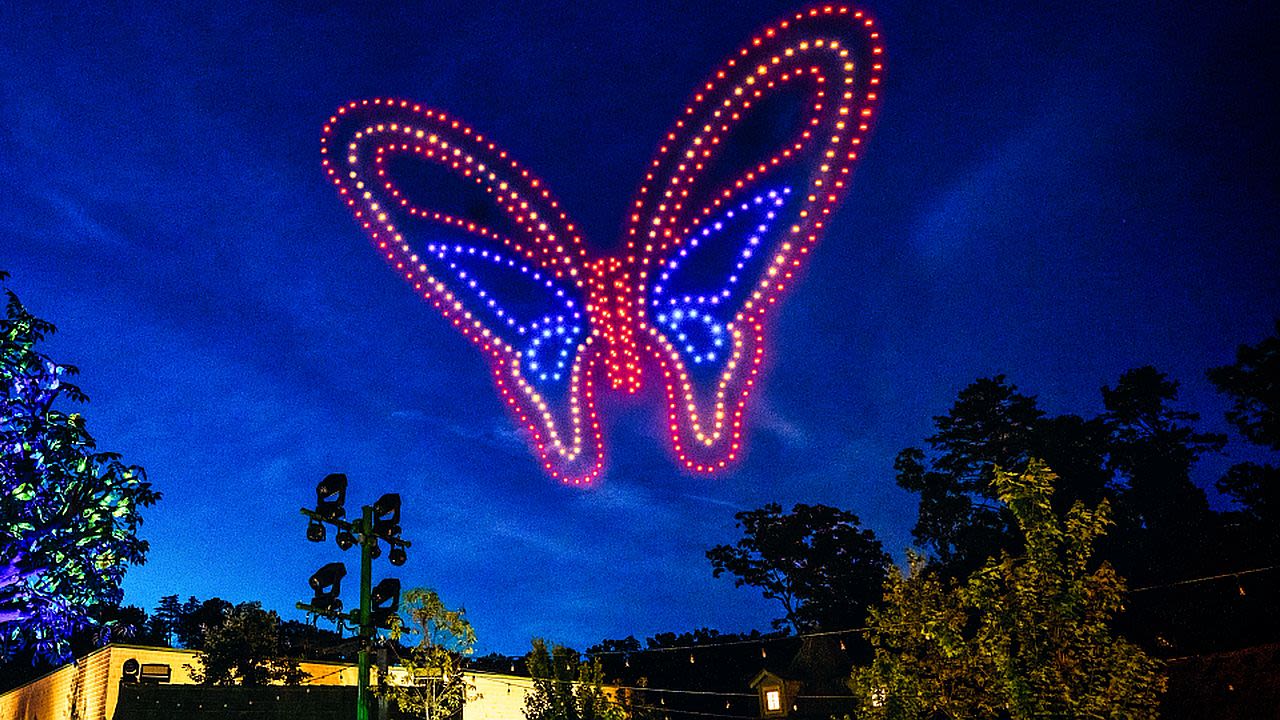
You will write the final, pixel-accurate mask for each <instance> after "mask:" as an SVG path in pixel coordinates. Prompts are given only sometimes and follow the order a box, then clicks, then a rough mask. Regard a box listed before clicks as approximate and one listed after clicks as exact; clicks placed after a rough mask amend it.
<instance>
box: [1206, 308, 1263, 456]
mask: <svg viewBox="0 0 1280 720" xmlns="http://www.w3.org/2000/svg"><path fill="white" fill-rule="evenodd" d="M1208 375H1209V380H1210V381H1212V382H1213V384H1214V385H1217V386H1218V389H1219V390H1221V391H1222V392H1224V393H1226V394H1227V396H1228V397H1230V398H1231V401H1232V407H1231V410H1229V411H1228V412H1227V419H1228V420H1230V421H1231V424H1233V425H1235V426H1236V429H1237V430H1239V431H1240V433H1241V434H1242V435H1244V437H1245V438H1246V439H1247V440H1249V442H1252V443H1256V444H1258V445H1263V446H1265V447H1269V448H1271V449H1272V450H1280V320H1276V328H1275V332H1274V333H1273V334H1272V335H1271V337H1268V338H1265V339H1263V340H1262V341H1260V342H1259V343H1258V344H1257V345H1241V346H1240V347H1239V348H1238V349H1237V350H1236V361H1235V363H1233V364H1231V365H1225V366H1223V367H1217V368H1213V369H1212V370H1210V371H1209V373H1208Z"/></svg>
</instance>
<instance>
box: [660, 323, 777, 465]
mask: <svg viewBox="0 0 1280 720" xmlns="http://www.w3.org/2000/svg"><path fill="white" fill-rule="evenodd" d="M751 326H752V327H753V328H754V333H755V345H754V355H755V357H754V358H753V362H752V364H751V371H750V375H749V376H748V377H747V378H746V379H745V381H744V387H743V389H742V392H741V393H740V395H739V397H738V401H737V402H736V403H735V405H734V410H733V419H732V425H731V433H730V437H729V452H728V453H727V454H726V456H725V457H723V458H721V459H719V460H717V461H715V463H714V464H704V463H701V462H699V461H697V460H695V459H693V458H692V457H689V456H688V455H686V454H685V451H684V444H683V442H682V441H681V438H680V423H679V421H678V412H679V409H678V408H679V400H678V398H677V389H676V378H673V377H672V375H673V373H672V370H671V369H670V366H669V365H668V364H667V363H665V362H664V363H663V376H664V378H665V380H666V386H667V397H668V402H669V403H670V409H669V411H668V414H667V421H668V423H669V427H670V431H671V444H672V447H674V448H675V451H676V454H677V455H679V456H680V458H681V460H682V461H683V462H684V464H685V467H687V468H689V469H691V470H696V471H698V472H711V471H714V470H717V469H723V468H724V467H725V466H726V465H727V464H728V463H730V462H732V461H733V460H734V459H735V458H736V457H737V454H738V451H739V450H740V449H741V446H742V443H741V441H742V409H743V407H745V405H746V401H747V397H748V395H750V393H751V388H752V387H753V386H754V385H755V377H756V375H758V374H759V372H760V364H761V363H762V362H763V360H764V344H763V340H764V325H763V324H762V323H760V322H758V321H757V322H753V323H751ZM733 336H734V346H735V347H734V357H733V359H732V360H730V364H736V363H737V361H738V359H739V358H740V356H741V353H742V344H743V340H742V338H743V335H742V331H741V330H737V329H735V330H734V331H733ZM662 342H663V343H664V344H665V345H666V346H667V350H668V353H670V354H671V356H672V357H673V358H675V357H676V356H675V354H674V353H673V352H672V349H671V347H670V344H669V343H667V342H665V341H662ZM672 364H673V365H674V366H675V367H676V368H677V370H678V375H679V385H680V387H681V389H682V390H683V393H684V403H685V409H686V411H687V412H688V415H689V421H690V424H691V425H692V431H693V435H694V437H695V439H696V441H697V442H698V443H701V444H702V445H703V446H704V447H707V448H710V447H713V446H714V445H715V444H716V442H717V441H719V440H720V438H721V437H722V436H723V428H724V425H725V421H726V415H727V413H726V411H725V405H724V401H723V394H724V391H725V385H726V383H725V381H724V380H721V382H720V391H719V393H718V394H719V396H720V399H718V400H717V402H716V405H715V407H716V410H715V430H714V431H713V432H711V433H710V434H708V433H706V432H704V431H703V430H702V428H701V422H700V419H699V416H698V412H697V404H696V402H695V400H694V395H693V386H692V384H691V383H690V382H689V376H688V373H686V372H685V370H684V367H683V365H681V364H680V363H679V362H675V363H672ZM731 372H732V371H731V370H726V371H725V375H724V377H728V376H729V375H730V374H731Z"/></svg>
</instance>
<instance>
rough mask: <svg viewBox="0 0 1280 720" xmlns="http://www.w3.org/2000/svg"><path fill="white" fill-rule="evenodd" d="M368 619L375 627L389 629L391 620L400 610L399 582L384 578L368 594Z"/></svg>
mask: <svg viewBox="0 0 1280 720" xmlns="http://www.w3.org/2000/svg"><path fill="white" fill-rule="evenodd" d="M369 605H370V608H371V609H370V618H371V620H372V621H373V624H374V626H375V627H381V628H389V627H391V618H392V617H393V616H394V615H395V614H396V611H397V610H399V609H400V580H399V579H398V578H385V579H383V580H382V581H380V582H379V583H378V584H377V585H374V586H373V590H371V591H370V593H369Z"/></svg>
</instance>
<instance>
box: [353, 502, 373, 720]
mask: <svg viewBox="0 0 1280 720" xmlns="http://www.w3.org/2000/svg"><path fill="white" fill-rule="evenodd" d="M372 529H373V508H372V507H371V506H369V505H365V506H364V507H362V508H360V530H359V531H358V535H359V537H360V609H359V610H358V612H359V613H360V653H359V654H358V655H357V656H356V663H357V665H356V667H357V671H356V672H357V676H356V677H357V679H356V720H369V642H370V641H371V640H373V636H374V633H375V632H377V631H376V630H375V629H374V627H373V622H372V617H371V615H372V610H373V608H372V607H370V600H371V599H372V592H371V589H372V588H373V549H374V548H375V547H377V545H378V538H377V536H375V535H374V534H373V532H372Z"/></svg>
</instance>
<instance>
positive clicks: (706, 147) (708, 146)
mask: <svg viewBox="0 0 1280 720" xmlns="http://www.w3.org/2000/svg"><path fill="white" fill-rule="evenodd" d="M812 70H813V71H814V72H816V71H817V69H816V68H813V69H812ZM804 73H805V69H804V68H803V67H800V68H796V70H795V77H800V76H802V75H803V74H804ZM791 79H792V74H791V73H790V72H788V73H783V74H782V76H781V77H780V78H779V80H778V81H777V82H784V83H785V82H789V81H790V80H791ZM748 80H750V81H754V78H748ZM775 85H776V82H775V81H773V80H769V81H768V87H769V88H770V89H772V88H773V87H775ZM709 87H712V86H711V85H709ZM762 95H763V91H761V90H757V91H756V93H755V96H756V97H761V96H762ZM817 97H818V102H817V103H816V104H815V108H814V109H815V111H821V108H822V105H821V102H820V101H821V98H822V97H823V93H822V91H821V90H819V91H818V92H817ZM695 98H696V99H698V100H699V101H701V100H702V99H703V98H704V96H703V95H701V94H699V95H696V96H695ZM725 102H726V104H727V105H726V106H727V107H730V108H731V101H729V100H726V101H725ZM750 106H751V103H750V101H749V100H744V102H743V108H744V109H746V108H749V107H750ZM691 110H692V106H690V108H686V113H688V112H690V111H691ZM712 115H713V117H715V118H720V117H722V116H723V112H722V110H721V109H716V110H714V111H713V112H712ZM741 119H742V114H741V113H740V112H733V113H732V114H731V118H730V120H729V121H727V122H725V123H722V124H721V125H720V127H719V130H718V132H719V133H721V134H727V133H728V132H729V130H730V128H731V127H732V123H736V122H739V121H740V120H741ZM819 122H820V120H819V118H818V117H816V116H815V117H813V118H811V119H810V120H809V124H810V125H817V124H819ZM676 126H677V127H678V128H679V127H683V126H684V121H683V120H679V121H677V123H676ZM713 131H714V129H713V127H712V126H711V125H709V124H707V125H704V126H703V128H702V132H703V133H712V132H713ZM810 136H811V133H810V131H809V130H805V131H804V132H803V134H802V140H801V142H797V143H795V144H793V145H792V146H791V147H790V148H784V149H783V150H782V152H781V153H780V154H779V155H775V156H773V157H772V158H770V159H769V160H767V161H765V162H764V163H761V164H760V166H759V167H758V168H757V169H756V171H755V172H751V173H748V175H747V179H755V177H756V172H759V173H764V172H765V171H766V170H767V169H768V167H769V166H777V165H779V164H780V163H781V161H782V160H783V159H787V158H790V157H791V156H792V155H793V154H794V153H797V152H799V151H801V150H802V149H803V147H804V145H803V141H804V140H807V139H809V137H810ZM667 137H668V139H669V140H674V138H675V134H674V133H671V134H669V135H668V136H667ZM720 143H721V138H720V135H712V136H711V137H710V138H709V139H707V138H704V136H703V134H698V135H696V136H694V138H693V139H692V140H691V149H689V150H687V151H686V152H685V154H686V156H687V157H693V156H694V154H695V150H694V149H692V148H693V147H699V146H700V147H701V151H700V152H701V155H702V157H703V159H704V160H709V159H710V158H711V156H712V148H713V147H714V146H717V145H720ZM668 151H669V148H668V147H667V146H663V147H660V148H659V150H658V157H656V158H655V159H654V161H653V165H654V166H655V167H657V166H658V165H659V164H660V163H661V162H662V158H663V155H664V154H665V153H666V152H668ZM704 168H705V164H704V163H703V162H697V163H695V164H694V167H693V168H692V169H690V168H689V167H688V165H687V164H685V163H680V164H679V165H677V166H676V170H677V172H678V173H684V175H679V174H677V175H675V176H673V177H672V178H671V180H670V181H669V184H670V185H672V186H680V185H682V184H683V186H682V187H680V188H679V199H676V200H674V202H673V204H672V206H671V207H670V208H668V205H667V202H668V201H671V200H672V198H673V197H674V196H675V194H676V190H675V189H673V188H668V189H667V190H666V191H665V192H664V201H663V202H662V203H660V204H659V205H658V206H657V211H658V213H665V212H667V211H668V209H670V213H669V214H668V215H667V216H666V218H665V221H666V222H667V225H668V227H665V228H662V233H661V236H662V238H663V240H662V241H661V242H660V243H659V246H658V249H659V252H661V251H662V250H664V249H665V248H666V246H667V242H666V241H667V240H669V239H671V238H673V237H677V235H676V233H675V231H674V230H673V228H672V227H670V225H672V224H673V223H674V222H675V219H676V216H677V214H678V213H679V212H680V211H681V210H682V209H683V208H684V205H683V201H684V200H685V199H687V198H688V197H689V194H690V190H689V188H690V187H692V186H693V184H694V178H695V175H696V173H697V172H699V171H701V170H703V169H704ZM653 178H654V173H653V172H652V171H650V172H649V173H647V174H646V176H645V181H646V182H652V181H653ZM745 186H746V180H743V179H739V180H738V181H737V183H736V184H735V186H734V188H733V189H724V190H722V191H721V192H719V193H717V194H715V196H714V197H713V202H712V204H711V205H708V206H707V207H704V208H703V209H702V214H703V215H708V214H710V213H711V212H713V211H714V210H715V209H716V208H718V207H719V206H720V204H721V203H722V202H723V199H727V198H729V197H731V196H732V194H733V192H734V191H735V190H736V189H743V188H745ZM648 192H649V188H648V186H647V185H646V186H642V187H641V189H640V196H641V197H639V198H637V200H636V201H635V207H636V209H637V210H639V209H641V208H643V204H644V200H643V196H644V195H645V194H647V193H648ZM639 220H640V215H639V213H638V212H636V213H633V214H632V215H631V222H632V223H633V224H634V223H638V222H639ZM663 222H664V217H663V216H662V215H661V214H659V215H657V216H655V217H654V218H653V220H652V221H651V224H652V225H653V227H652V228H651V229H650V230H649V234H648V236H649V238H650V240H654V239H657V238H658V227H660V226H661V224H662V223H663ZM692 222H693V224H694V225H697V224H699V223H700V222H701V219H700V218H698V217H694V218H693V221H692ZM629 232H630V234H631V235H635V234H636V227H635V226H634V225H633V227H632V228H631V229H630V231H629ZM688 232H689V228H686V229H685V230H684V231H683V232H682V233H680V236H684V235H687V234H688ZM651 247H652V245H650V246H648V248H651ZM648 248H647V249H648Z"/></svg>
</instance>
